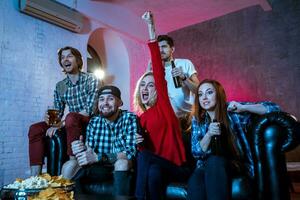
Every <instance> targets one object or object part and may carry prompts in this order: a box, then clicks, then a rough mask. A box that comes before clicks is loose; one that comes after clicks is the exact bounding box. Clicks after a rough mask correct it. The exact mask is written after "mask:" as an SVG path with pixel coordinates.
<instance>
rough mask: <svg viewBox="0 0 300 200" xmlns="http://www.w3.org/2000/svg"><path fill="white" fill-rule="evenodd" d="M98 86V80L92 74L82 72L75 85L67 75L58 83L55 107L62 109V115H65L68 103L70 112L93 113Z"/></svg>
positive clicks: (55, 91)
mask: <svg viewBox="0 0 300 200" xmlns="http://www.w3.org/2000/svg"><path fill="white" fill-rule="evenodd" d="M97 88H98V81H97V79H96V78H95V77H94V76H92V75H91V74H87V73H84V72H80V73H79V79H78V81H77V82H76V84H74V85H73V83H72V82H71V80H70V78H69V77H68V76H67V77H66V78H65V79H64V80H62V81H60V82H58V83H57V84H56V88H55V90H54V107H55V108H56V109H58V110H59V111H60V113H59V114H60V117H62V116H63V114H64V110H65V106H66V105H68V107H69V111H70V112H77V113H78V112H80V111H86V112H87V113H89V115H91V114H92V112H93V107H94V103H95V98H96V92H97Z"/></svg>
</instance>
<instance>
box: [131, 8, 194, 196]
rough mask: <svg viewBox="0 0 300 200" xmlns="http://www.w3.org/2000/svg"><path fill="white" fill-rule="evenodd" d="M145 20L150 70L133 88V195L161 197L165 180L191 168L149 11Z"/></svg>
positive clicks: (184, 176) (185, 174) (181, 175)
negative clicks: (136, 121) (137, 128)
mask: <svg viewBox="0 0 300 200" xmlns="http://www.w3.org/2000/svg"><path fill="white" fill-rule="evenodd" d="M142 18H143V19H144V20H145V21H146V23H147V24H148V29H149V36H150V40H149V43H148V46H149V48H150V53H151V60H152V68H153V72H146V73H145V74H144V75H142V77H141V78H140V79H139V81H138V83H137V86H136V89H135V102H134V103H135V108H136V110H139V111H140V112H141V115H140V116H139V117H140V124H141V127H142V129H143V130H144V133H143V135H138V136H137V141H138V143H139V142H142V141H143V143H141V144H142V145H141V146H140V147H141V148H140V149H141V151H140V152H139V155H138V159H137V183H136V198H137V199H139V200H142V199H151V200H152V199H155V200H156V199H162V198H163V197H164V195H165V189H166V185H167V183H168V182H172V181H185V180H187V179H188V178H189V176H190V174H191V169H190V168H189V167H187V166H186V165H185V163H186V155H185V149H184V144H183V141H182V136H181V129H180V125H179V121H178V119H177V117H176V115H175V113H174V111H173V109H172V106H171V103H170V100H169V97H168V91H167V82H166V80H165V72H164V67H163V63H162V60H161V55H160V50H159V47H158V43H157V41H156V35H155V27H154V23H153V17H152V14H151V12H149V11H147V12H145V14H144V15H143V17H142Z"/></svg>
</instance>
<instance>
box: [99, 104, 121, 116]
mask: <svg viewBox="0 0 300 200" xmlns="http://www.w3.org/2000/svg"><path fill="white" fill-rule="evenodd" d="M103 107H104V106H102V107H100V108H99V115H100V116H101V117H104V118H110V117H112V116H113V115H114V114H116V113H117V111H118V109H117V108H113V107H111V106H110V107H109V109H108V110H107V111H103Z"/></svg>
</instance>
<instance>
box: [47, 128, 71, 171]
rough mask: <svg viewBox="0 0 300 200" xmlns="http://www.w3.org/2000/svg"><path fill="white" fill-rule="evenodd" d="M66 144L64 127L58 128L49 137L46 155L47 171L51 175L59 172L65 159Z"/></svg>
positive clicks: (66, 157)
mask: <svg viewBox="0 0 300 200" xmlns="http://www.w3.org/2000/svg"><path fill="white" fill-rule="evenodd" d="M67 159H68V156H67V146H66V132H65V129H64V128H62V129H59V130H57V131H56V132H55V134H54V135H53V136H52V138H49V149H48V156H47V172H48V173H49V174H50V175H52V176H58V175H60V174H61V169H62V165H63V164H64V162H65V161H67Z"/></svg>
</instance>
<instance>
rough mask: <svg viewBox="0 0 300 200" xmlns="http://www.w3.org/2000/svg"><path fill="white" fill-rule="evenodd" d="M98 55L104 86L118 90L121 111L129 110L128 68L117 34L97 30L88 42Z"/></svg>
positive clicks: (101, 29)
mask: <svg viewBox="0 0 300 200" xmlns="http://www.w3.org/2000/svg"><path fill="white" fill-rule="evenodd" d="M88 43H89V44H90V45H91V46H92V47H93V48H94V49H95V50H96V51H97V53H98V55H99V56H100V59H101V63H102V64H103V66H104V68H105V73H106V77H107V79H106V80H105V84H110V85H115V86H117V87H119V88H120V90H121V96H122V100H123V103H124V104H123V107H122V109H126V110H129V109H130V89H129V88H130V73H129V70H130V66H129V57H128V53H127V49H126V47H125V45H124V43H123V41H122V39H121V37H120V36H119V34H118V33H116V32H114V31H111V30H108V29H104V28H99V29H96V30H95V31H94V32H93V33H92V34H91V35H90V38H89V42H88Z"/></svg>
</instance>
